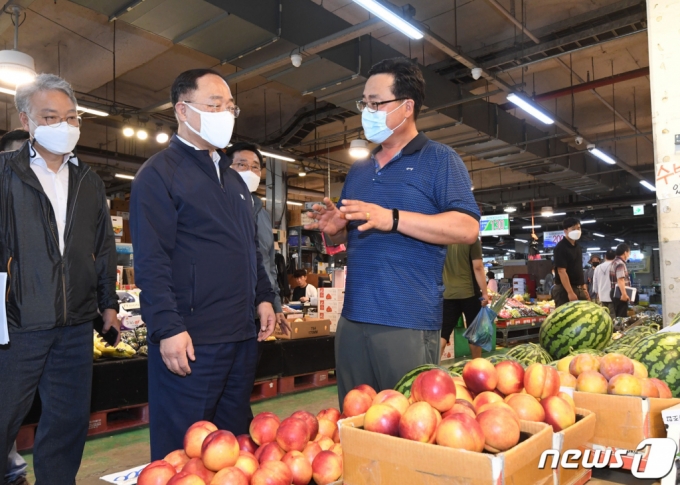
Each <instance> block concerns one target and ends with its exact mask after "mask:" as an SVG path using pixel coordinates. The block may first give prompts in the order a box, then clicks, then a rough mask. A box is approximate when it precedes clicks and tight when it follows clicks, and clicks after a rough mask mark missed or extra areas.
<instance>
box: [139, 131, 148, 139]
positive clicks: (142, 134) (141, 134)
mask: <svg viewBox="0 0 680 485" xmlns="http://www.w3.org/2000/svg"><path fill="white" fill-rule="evenodd" d="M137 138H139V139H140V140H142V141H143V140H146V139H147V138H149V133H147V131H146V130H145V129H139V130H137Z"/></svg>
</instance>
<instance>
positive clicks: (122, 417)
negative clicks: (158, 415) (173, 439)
mask: <svg viewBox="0 0 680 485" xmlns="http://www.w3.org/2000/svg"><path fill="white" fill-rule="evenodd" d="M145 424H149V405H148V404H142V405H138V406H131V407H126V408H118V409H109V410H106V411H99V412H96V413H92V414H91V415H90V425H89V430H88V432H87V435H88V436H95V435H98V434H102V433H112V432H114V431H121V430H124V429H130V428H136V427H137V426H143V425H145Z"/></svg>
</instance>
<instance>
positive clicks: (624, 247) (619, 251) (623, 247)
mask: <svg viewBox="0 0 680 485" xmlns="http://www.w3.org/2000/svg"><path fill="white" fill-rule="evenodd" d="M628 251H630V246H629V245H628V244H626V243H621V244H619V245H618V246H616V255H617V256H623V255H624V254H626V253H627V252H628Z"/></svg>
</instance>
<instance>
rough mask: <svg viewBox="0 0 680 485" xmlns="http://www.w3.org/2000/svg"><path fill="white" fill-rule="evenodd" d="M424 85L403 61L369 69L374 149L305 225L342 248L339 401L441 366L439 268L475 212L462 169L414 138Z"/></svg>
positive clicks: (369, 130)
mask: <svg viewBox="0 0 680 485" xmlns="http://www.w3.org/2000/svg"><path fill="white" fill-rule="evenodd" d="M424 98H425V81H424V79H423V76H422V73H421V72H420V69H418V67H417V66H416V65H415V64H413V63H412V62H411V61H410V60H408V59H405V58H401V59H387V60H384V61H381V62H379V63H378V64H376V65H374V66H373V67H372V68H371V70H370V71H369V78H368V80H367V81H366V85H365V87H364V94H363V98H362V100H361V101H359V102H358V103H357V107H358V109H359V111H361V121H362V125H363V128H364V134H365V136H366V138H367V139H368V140H369V141H371V142H373V143H375V144H376V145H378V146H377V147H376V148H375V149H374V150H373V153H372V154H371V156H370V157H369V158H368V159H366V160H359V161H357V162H356V163H355V164H354V165H353V166H352V168H351V169H350V171H349V173H348V175H347V179H346V180H345V185H344V187H343V190H342V196H341V200H340V203H339V204H338V205H337V206H336V205H334V204H333V203H332V202H331V201H330V200H329V199H324V205H315V206H314V211H315V212H314V213H312V214H310V216H312V217H313V218H314V219H316V222H315V223H314V224H311V225H309V226H308V228H310V229H314V228H318V229H320V230H322V231H324V232H325V233H326V234H328V236H329V237H330V238H331V240H332V241H333V242H334V243H340V242H345V241H346V242H347V266H348V268H349V271H348V273H347V282H346V288H345V304H344V308H343V313H342V317H341V319H340V321H339V322H338V328H337V332H336V336H335V357H336V371H337V376H338V397H339V401H340V405H341V406H342V405H343V402H344V398H345V395H346V394H347V393H348V392H349V391H350V390H351V389H353V388H354V387H355V386H357V385H359V384H369V385H371V386H372V387H374V388H375V389H376V391H380V390H383V389H391V388H393V387H394V385H395V384H396V383H397V381H398V380H399V379H400V378H401V377H402V376H403V375H404V374H405V373H406V372H408V371H410V370H411V369H413V368H414V367H416V366H418V365H421V364H436V363H438V362H439V354H440V352H439V335H440V332H441V322H442V305H443V298H442V293H443V289H444V287H443V282H442V269H443V266H444V259H445V258H446V247H447V245H449V244H468V245H469V244H473V243H474V242H475V241H476V240H477V237H478V235H479V222H478V221H479V209H478V207H477V204H476V203H475V200H474V197H473V195H472V191H471V183H470V177H469V176H468V173H467V170H466V168H465V165H464V164H463V161H462V160H461V159H460V157H459V156H458V155H457V154H456V152H455V151H453V150H452V149H451V148H450V147H448V146H446V145H443V144H441V143H437V142H434V141H431V140H429V139H428V138H427V137H426V136H425V135H424V134H423V133H418V129H417V128H416V119H417V117H418V113H419V112H420V109H421V107H422V105H423V102H424Z"/></svg>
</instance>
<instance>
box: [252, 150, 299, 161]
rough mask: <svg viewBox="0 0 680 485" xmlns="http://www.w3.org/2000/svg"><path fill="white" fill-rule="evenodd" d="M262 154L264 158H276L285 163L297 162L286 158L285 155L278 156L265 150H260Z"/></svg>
mask: <svg viewBox="0 0 680 485" xmlns="http://www.w3.org/2000/svg"><path fill="white" fill-rule="evenodd" d="M260 154H261V155H262V156H263V157H270V158H276V159H277V160H283V161H284V162H294V161H295V159H294V158H290V157H284V156H283V155H278V154H276V153H271V152H265V151H264V150H260Z"/></svg>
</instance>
